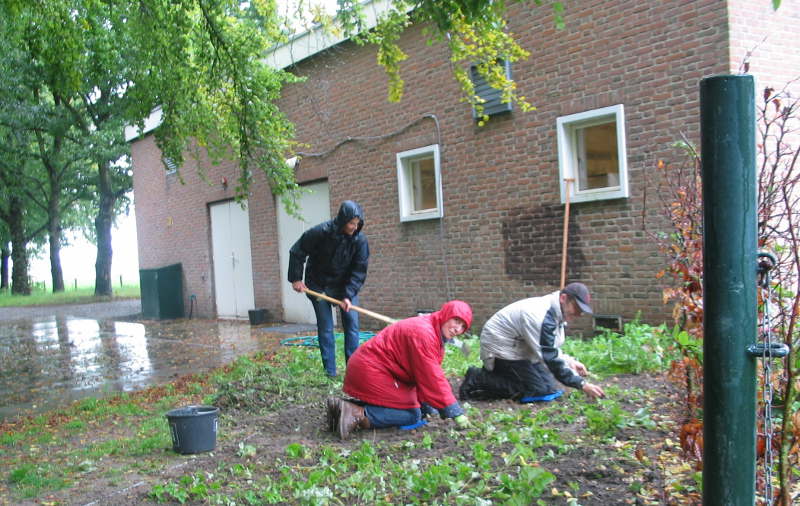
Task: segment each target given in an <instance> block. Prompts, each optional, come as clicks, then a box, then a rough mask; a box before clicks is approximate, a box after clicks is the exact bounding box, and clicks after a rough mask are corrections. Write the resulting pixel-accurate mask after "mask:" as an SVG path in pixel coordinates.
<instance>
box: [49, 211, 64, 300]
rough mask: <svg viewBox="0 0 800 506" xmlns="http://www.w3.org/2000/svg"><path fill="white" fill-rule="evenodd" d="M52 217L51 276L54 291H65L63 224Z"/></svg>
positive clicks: (50, 227) (50, 229)
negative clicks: (62, 266)
mask: <svg viewBox="0 0 800 506" xmlns="http://www.w3.org/2000/svg"><path fill="white" fill-rule="evenodd" d="M58 222H59V220H57V219H55V220H54V219H52V218H51V219H50V226H49V227H48V228H49V231H50V276H51V277H52V278H53V293H56V292H63V291H64V272H63V271H62V270H61V225H60V224H59V223H58Z"/></svg>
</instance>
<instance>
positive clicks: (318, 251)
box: [289, 200, 369, 377]
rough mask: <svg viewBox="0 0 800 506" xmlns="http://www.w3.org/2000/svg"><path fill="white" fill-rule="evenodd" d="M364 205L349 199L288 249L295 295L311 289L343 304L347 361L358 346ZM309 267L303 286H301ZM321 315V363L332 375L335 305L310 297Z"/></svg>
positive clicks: (363, 273) (365, 256)
mask: <svg viewBox="0 0 800 506" xmlns="http://www.w3.org/2000/svg"><path fill="white" fill-rule="evenodd" d="M363 228H364V213H363V211H362V210H361V206H359V205H358V204H357V203H355V202H353V201H352V200H345V201H344V202H342V205H341V206H339V213H338V214H337V215H336V218H334V219H333V220H329V221H326V222H324V223H320V224H319V225H317V226H315V227H312V228H310V229H308V230H306V231H305V232H304V233H303V235H301V236H300V239H298V240H297V242H296V243H294V245H293V246H292V248H291V249H290V250H289V282H290V283H291V284H292V288H293V289H294V290H295V291H296V292H300V293H302V292H304V291H305V290H306V289H307V288H308V289H311V290H314V291H316V292H322V293H325V294H327V295H329V296H330V297H333V298H336V299H339V300H341V301H342V304H341V307H340V314H341V320H342V327H343V328H344V357H345V361H347V360H349V359H350V355H352V354H353V352H355V351H356V348H358V342H359V338H358V313H356V312H355V311H350V308H351V307H352V306H353V305H358V292H359V290H361V286H362V285H363V284H364V280H365V279H366V277H367V264H368V261H369V244H368V243H367V238H366V236H365V235H364V234H363V233H362V229H363ZM303 264H305V282H303ZM308 298H309V300H310V301H311V304H312V305H313V306H314V313H315V314H316V316H317V338H318V340H319V350H320V353H321V355H322V365H323V367H324V368H325V372H326V373H327V374H328V376H331V377H333V376H336V344H335V342H334V336H333V312H332V309H331V304H330V303H329V302H327V301H324V300H322V299H318V298H316V297H313V296H311V295H308Z"/></svg>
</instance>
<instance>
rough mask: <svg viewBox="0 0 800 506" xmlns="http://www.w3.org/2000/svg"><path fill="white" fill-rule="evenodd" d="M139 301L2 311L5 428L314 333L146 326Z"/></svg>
mask: <svg viewBox="0 0 800 506" xmlns="http://www.w3.org/2000/svg"><path fill="white" fill-rule="evenodd" d="M140 311H141V306H140V304H139V301H138V300H134V301H115V302H109V303H99V304H88V305H74V306H52V307H48V308H41V307H39V308H0V420H4V419H6V420H7V419H11V418H13V417H15V416H17V415H19V414H22V413H29V412H39V411H42V410H45V409H50V408H53V407H59V406H64V405H66V404H68V403H70V402H72V401H74V400H77V399H81V398H84V397H88V396H103V395H108V394H111V393H116V392H128V391H134V390H139V389H143V388H147V387H149V386H153V385H159V384H163V383H167V382H169V381H172V380H174V379H175V378H177V377H180V376H183V375H186V374H190V373H199V372H205V371H209V370H211V369H214V368H216V367H220V366H222V365H224V364H226V363H228V362H231V361H232V360H234V359H235V358H236V357H238V356H240V355H243V354H248V353H252V352H255V351H258V350H268V349H275V348H276V347H277V346H280V341H281V339H284V338H286V337H287V336H299V335H306V334H316V332H315V329H314V328H313V326H308V325H286V324H268V325H264V326H256V327H253V326H251V325H250V324H249V322H247V321H229V320H196V319H193V320H187V319H180V320H157V321H151V320H141V319H139V313H140Z"/></svg>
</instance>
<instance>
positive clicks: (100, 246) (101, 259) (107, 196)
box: [94, 185, 116, 295]
mask: <svg viewBox="0 0 800 506" xmlns="http://www.w3.org/2000/svg"><path fill="white" fill-rule="evenodd" d="M115 200H116V198H115V197H114V196H113V195H112V194H111V192H110V191H108V192H106V191H104V189H103V186H102V185H101V193H100V206H99V209H98V211H97V217H96V218H95V219H94V228H95V234H96V236H97V260H96V261H95V263H94V274H95V278H94V294H95V295H112V292H113V288H112V283H111V260H112V257H113V253H114V252H113V251H112V249H111V222H112V219H113V213H114V201H115Z"/></svg>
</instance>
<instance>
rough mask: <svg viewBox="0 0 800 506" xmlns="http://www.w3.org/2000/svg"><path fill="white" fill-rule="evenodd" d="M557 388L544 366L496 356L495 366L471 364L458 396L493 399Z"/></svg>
mask: <svg viewBox="0 0 800 506" xmlns="http://www.w3.org/2000/svg"><path fill="white" fill-rule="evenodd" d="M556 390H557V386H556V381H555V378H553V375H552V373H550V371H549V370H548V369H547V367H546V366H545V365H544V364H543V363H541V362H538V363H535V364H534V363H532V362H531V361H529V360H503V359H499V358H497V359H495V361H494V370H493V371H489V370H487V369H486V368H485V367H482V368H480V369H479V368H477V367H470V368H469V369H468V370H467V374H466V377H465V378H464V381H463V382H462V383H461V387H460V388H459V390H458V394H459V397H460V398H461V400H462V401H463V400H469V399H472V400H478V401H481V400H493V399H513V400H515V401H518V400H520V399H522V398H523V397H537V396H541V395H548V394H552V393H554V392H555V391H556Z"/></svg>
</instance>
